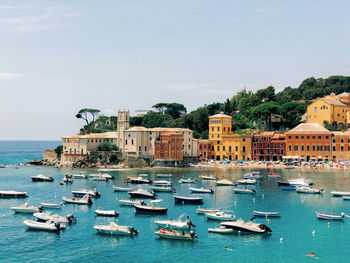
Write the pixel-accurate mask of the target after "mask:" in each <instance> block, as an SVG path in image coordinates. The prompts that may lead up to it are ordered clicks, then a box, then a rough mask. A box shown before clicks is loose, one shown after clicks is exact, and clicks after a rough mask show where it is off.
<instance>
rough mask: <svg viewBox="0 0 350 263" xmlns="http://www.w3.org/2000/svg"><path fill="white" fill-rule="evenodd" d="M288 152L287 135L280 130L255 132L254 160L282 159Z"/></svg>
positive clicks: (253, 142)
mask: <svg viewBox="0 0 350 263" xmlns="http://www.w3.org/2000/svg"><path fill="white" fill-rule="evenodd" d="M285 154H286V135H285V134H282V133H280V132H263V133H261V134H253V137H252V160H254V161H282V159H283V156H284V155H285Z"/></svg>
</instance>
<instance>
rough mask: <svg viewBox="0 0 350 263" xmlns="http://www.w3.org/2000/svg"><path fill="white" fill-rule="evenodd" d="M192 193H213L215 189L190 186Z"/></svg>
mask: <svg viewBox="0 0 350 263" xmlns="http://www.w3.org/2000/svg"><path fill="white" fill-rule="evenodd" d="M190 191H191V193H202V194H213V193H214V190H213V189H212V188H203V187H201V188H194V187H190Z"/></svg>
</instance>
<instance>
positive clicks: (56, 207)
mask: <svg viewBox="0 0 350 263" xmlns="http://www.w3.org/2000/svg"><path fill="white" fill-rule="evenodd" d="M40 206H41V207H42V208H50V209H61V208H62V203H59V204H54V203H44V202H40Z"/></svg>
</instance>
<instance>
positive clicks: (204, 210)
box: [196, 207, 222, 214]
mask: <svg viewBox="0 0 350 263" xmlns="http://www.w3.org/2000/svg"><path fill="white" fill-rule="evenodd" d="M219 211H222V209H213V208H200V207H198V208H197V209H196V212H197V214H206V213H215V212H219Z"/></svg>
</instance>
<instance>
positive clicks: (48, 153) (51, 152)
mask: <svg viewBox="0 0 350 263" xmlns="http://www.w3.org/2000/svg"><path fill="white" fill-rule="evenodd" d="M43 159H44V160H47V161H49V162H53V161H57V160H58V158H57V153H56V152H55V149H45V150H44V153H43Z"/></svg>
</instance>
